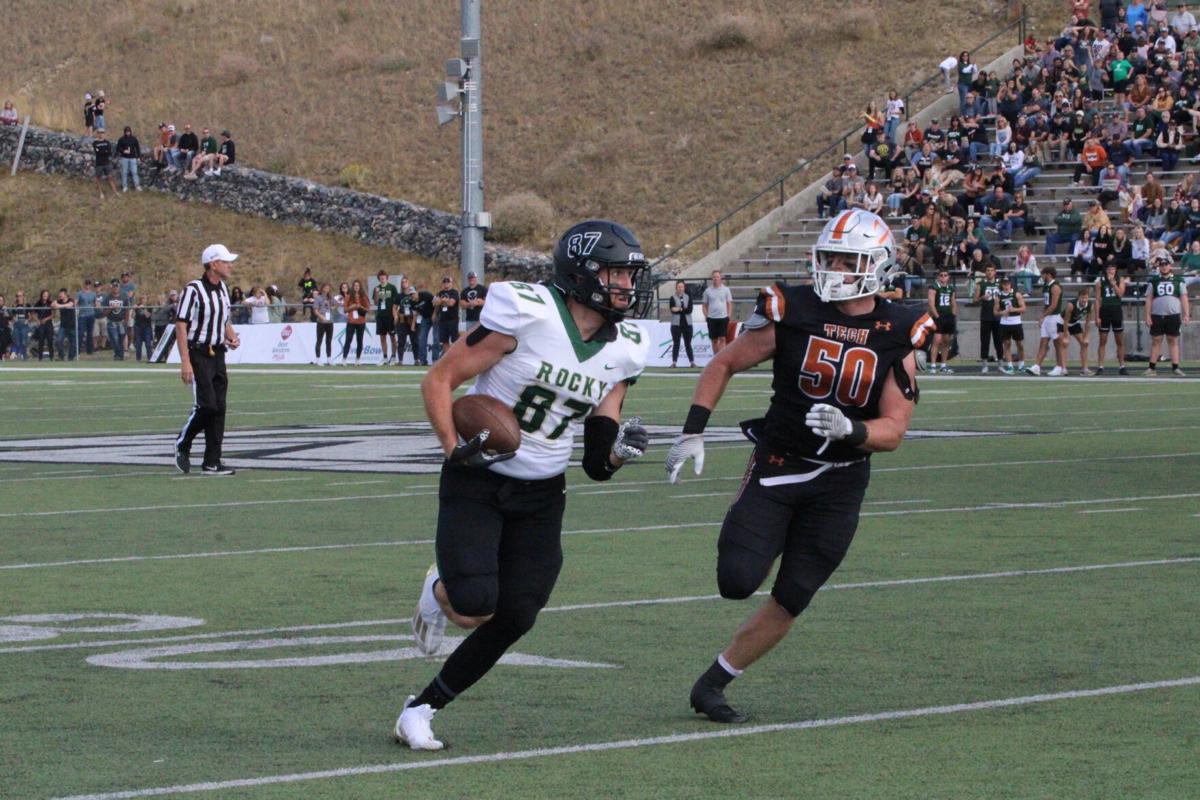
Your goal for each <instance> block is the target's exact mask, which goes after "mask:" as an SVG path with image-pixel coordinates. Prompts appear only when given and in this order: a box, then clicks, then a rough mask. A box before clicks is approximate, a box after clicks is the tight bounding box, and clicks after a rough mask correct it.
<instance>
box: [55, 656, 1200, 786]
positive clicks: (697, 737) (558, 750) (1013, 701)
mask: <svg viewBox="0 0 1200 800" xmlns="http://www.w3.org/2000/svg"><path fill="white" fill-rule="evenodd" d="M1196 685H1200V675H1193V676H1192V677H1189V678H1177V679H1174V680H1160V681H1147V682H1144V683H1125V684H1120V685H1117V686H1103V687H1100V688H1096V689H1073V690H1068V691H1062V692H1049V693H1045V694H1031V695H1024V696H1021V697H1002V698H997V699H995V700H980V701H976V702H972V703H955V704H953V705H941V706H924V707H921V708H907V709H901V710H896V711H879V712H875V713H872V714H854V715H851V716H845V717H828V718H826V719H809V720H802V721H797V722H783V723H777V724H774V725H752V726H749V727H745V728H736V727H734V728H730V727H722V728H719V729H717V730H706V731H701V732H696V733H674V734H667V735H665V736H650V737H645V738H639V739H618V740H615V741H608V742H592V743H590V744H573V745H564V746H561V747H544V748H539V749H535V750H516V751H512V752H502V753H484V754H480V755H474V756H458V757H453V758H432V759H426V760H414V761H400V762H395V763H391V764H371V765H367V766H361V767H342V768H340V769H328V770H319V771H315V772H295V773H291V774H286V775H264V776H261V777H258V778H240V779H236V780H224V781H207V782H204V783H188V784H179V785H177V786H163V787H158V788H153V789H134V790H130V791H122V792H108V793H101V794H78V795H71V796H70V797H59V798H57V799H56V800H131V798H137V797H157V796H162V795H167V794H191V793H195V792H215V791H221V790H225V789H241V788H250V787H255V786H268V785H276V784H284V783H299V782H301V781H313V780H321V779H324V778H349V777H354V776H358V775H380V774H385V773H391V772H402V771H405V770H410V769H432V768H436V767H453V766H460V765H463V764H487V763H498V762H505V761H520V760H524V759H530V758H548V757H551V756H565V755H574V754H577V753H600V752H606V751H609V750H630V749H633V748H639V747H656V746H659V745H665V744H683V743H686V742H699V741H704V740H707V739H725V738H733V737H735V736H756V735H759V734H763V733H780V732H784V731H803V730H815V729H817V728H832V727H836V726H841V725H857V724H861V723H867V722H888V721H891V720H899V719H915V718H919V717H934V716H945V715H947V714H963V713H968V712H972V711H993V710H995V709H999V708H1015V707H1020V706H1030V705H1038V704H1042V703H1053V702H1056V701H1059V700H1079V699H1083V698H1089V697H1109V696H1113V695H1122V694H1132V693H1134V692H1147V691H1153V690H1155V689H1175V688H1181V687H1185V686H1196ZM412 757H413V758H419V756H416V755H413V756H412Z"/></svg>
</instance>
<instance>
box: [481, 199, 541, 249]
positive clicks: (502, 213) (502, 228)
mask: <svg viewBox="0 0 1200 800" xmlns="http://www.w3.org/2000/svg"><path fill="white" fill-rule="evenodd" d="M492 217H493V220H492V230H491V238H492V239H493V240H495V241H497V242H505V243H509V244H516V243H519V242H528V243H531V244H543V243H545V242H547V241H548V240H549V239H550V238H551V237H553V236H554V230H555V222H556V220H555V216H554V206H552V205H550V203H548V202H546V199H545V198H543V197H539V196H538V195H537V194H535V193H533V192H517V193H516V194H507V195H505V196H504V197H501V198H500V199H499V200H497V201H496V204H495V206H494V207H493V208H492Z"/></svg>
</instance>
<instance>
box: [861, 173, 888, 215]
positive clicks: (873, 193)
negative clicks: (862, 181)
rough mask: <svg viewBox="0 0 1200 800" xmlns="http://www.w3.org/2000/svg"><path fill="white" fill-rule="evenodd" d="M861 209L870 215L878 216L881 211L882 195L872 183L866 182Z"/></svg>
mask: <svg viewBox="0 0 1200 800" xmlns="http://www.w3.org/2000/svg"><path fill="white" fill-rule="evenodd" d="M862 207H863V208H865V209H866V210H867V211H870V212H871V213H872V214H878V213H879V212H880V211H881V210H882V209H883V195H882V194H880V193H879V187H877V186H876V185H875V183H874V182H873V181H868V182H867V191H866V193H865V194H863V199H862Z"/></svg>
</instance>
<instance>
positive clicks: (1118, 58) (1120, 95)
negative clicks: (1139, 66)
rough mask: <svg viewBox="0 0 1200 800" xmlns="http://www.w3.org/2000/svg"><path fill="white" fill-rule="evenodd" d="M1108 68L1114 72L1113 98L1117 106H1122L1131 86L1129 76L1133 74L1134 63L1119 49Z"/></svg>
mask: <svg viewBox="0 0 1200 800" xmlns="http://www.w3.org/2000/svg"><path fill="white" fill-rule="evenodd" d="M1108 69H1109V71H1110V72H1111V73H1112V89H1113V99H1114V100H1115V101H1116V104H1117V108H1121V107H1122V106H1124V105H1125V91H1126V89H1127V88H1128V86H1129V76H1130V75H1132V74H1133V64H1131V63H1129V59H1127V58H1126V57H1125V54H1124V53H1122V52H1121V51H1120V50H1118V51H1117V52H1116V55H1115V56H1114V57H1113V60H1112V62H1111V63H1110V64H1109V65H1108Z"/></svg>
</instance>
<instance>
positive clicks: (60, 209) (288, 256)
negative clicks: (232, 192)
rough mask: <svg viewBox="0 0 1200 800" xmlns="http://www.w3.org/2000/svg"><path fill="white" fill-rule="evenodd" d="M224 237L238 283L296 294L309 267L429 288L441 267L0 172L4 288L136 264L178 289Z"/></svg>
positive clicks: (223, 216) (237, 219)
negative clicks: (386, 276)
mask: <svg viewBox="0 0 1200 800" xmlns="http://www.w3.org/2000/svg"><path fill="white" fill-rule="evenodd" d="M213 242H224V243H225V244H227V245H228V246H229V248H230V249H231V250H233V251H234V252H235V253H238V254H239V256H240V257H239V259H238V262H237V266H236V268H235V270H234V280H233V283H234V284H235V285H240V286H242V287H244V288H249V286H250V285H251V284H255V283H258V284H264V283H277V284H278V285H279V286H280V288H281V289H283V292H284V296H285V297H286V298H288V299H289V300H294V299H295V297H296V291H295V289H294V287H295V283H296V281H297V280H299V278H300V275H301V273H302V272H303V271H304V267H306V266H311V267H312V270H313V275H314V276H316V278H317V279H318V280H329V281H330V282H331V283H333V284H334V285H335V286H336V284H337V282H339V281H342V280H353V279H354V278H359V279H362V280H364V281H365V280H366V278H367V276H368V275H374V274H375V273H376V272H377V271H379V269H381V268H382V269H386V270H388V271H389V272H390V273H391V274H392V275H396V274H399V273H401V272H403V273H405V274H409V275H414V276H415V277H416V279H417V280H418V282H419V283H420V285H421V286H425V287H428V286H433V285H435V283H434V281H435V279H436V278H438V277H440V275H441V274H442V272H444V271H445V267H443V266H441V265H437V264H434V263H432V262H430V261H425V260H423V259H418V258H413V257H406V256H403V255H402V254H400V253H397V252H395V251H393V250H387V249H384V248H380V247H368V246H367V245H363V244H359V243H357V242H355V241H353V240H352V239H348V238H346V237H343V236H335V235H334V234H331V233H317V232H314V231H309V230H303V229H300V228H295V227H291V226H287V225H280V224H278V223H274V222H270V221H268V220H264V219H258V218H256V217H246V216H241V215H238V214H235V213H233V212H232V211H225V210H223V209H217V208H213V207H212V206H206V205H201V204H198V203H181V202H180V201H178V200H175V199H172V198H169V197H165V196H163V195H160V194H156V193H153V192H144V193H141V194H139V193H136V192H130V193H129V194H125V195H118V196H117V197H116V198H113V197H112V196H111V195H110V196H109V198H108V199H107V200H103V201H102V200H100V199H99V198H98V197H97V196H96V194H95V192H94V191H93V190H92V187H91V186H90V185H89V184H87V183H84V182H83V181H79V180H74V179H70V178H61V177H53V176H46V175H32V174H25V173H23V174H19V175H17V176H16V177H15V178H12V177H9V176H8V175H7V174H5V175H4V176H3V177H0V293H2V294H5V295H6V296H7V297H8V298H9V300H10V301H11V299H12V294H13V291H14V290H16V289H24V290H25V292H26V295H27V296H29V297H30V299H31V300H32V299H33V298H34V297H36V296H37V295H36V292H37V291H38V290H40V289H50V290H51V291H52V292H53V291H54V290H56V289H57V288H58V287H59V286H67V287H71V288H78V287H79V286H80V285H81V284H82V282H83V279H84V278H99V279H100V280H104V281H107V280H108V279H109V278H113V277H116V276H117V275H119V274H120V273H121V272H124V271H126V270H133V271H134V272H135V273H136V274H137V277H138V284H139V285H140V286H142V287H143V288H145V289H147V290H150V291H155V292H157V291H160V290H162V289H166V288H170V287H178V286H180V285H182V284H183V282H184V281H185V280H190V279H191V278H193V277H195V276H196V274H197V273H198V271H199V263H200V252H201V251H202V250H203V249H204V247H205V246H207V245H210V244H212V243H213Z"/></svg>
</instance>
